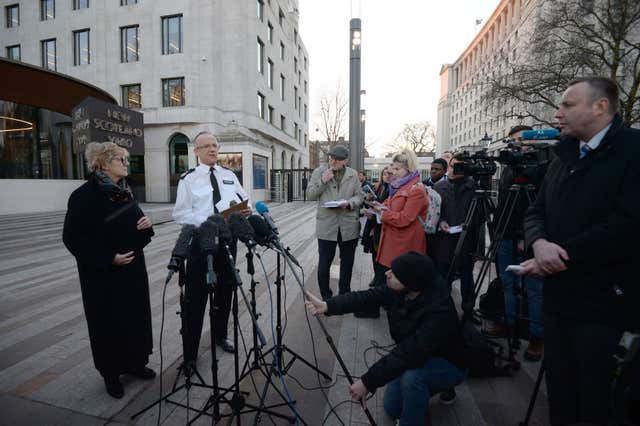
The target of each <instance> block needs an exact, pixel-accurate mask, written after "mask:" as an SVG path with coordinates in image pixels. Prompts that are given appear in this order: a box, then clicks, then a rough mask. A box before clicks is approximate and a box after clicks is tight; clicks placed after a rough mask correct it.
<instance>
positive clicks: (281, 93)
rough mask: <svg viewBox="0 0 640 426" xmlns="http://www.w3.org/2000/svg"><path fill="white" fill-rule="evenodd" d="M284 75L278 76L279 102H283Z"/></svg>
mask: <svg viewBox="0 0 640 426" xmlns="http://www.w3.org/2000/svg"><path fill="white" fill-rule="evenodd" d="M284 84H285V79H284V75H282V74H280V100H282V101H284Z"/></svg>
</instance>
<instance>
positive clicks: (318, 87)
mask: <svg viewBox="0 0 640 426" xmlns="http://www.w3.org/2000/svg"><path fill="white" fill-rule="evenodd" d="M299 2H300V5H299V7H300V23H299V26H300V36H301V37H302V40H303V41H304V43H305V45H306V47H307V50H308V52H309V61H310V62H309V66H310V69H309V74H310V75H309V80H310V99H309V103H310V106H309V108H310V111H309V119H310V123H309V133H310V135H309V138H310V139H312V140H315V139H320V138H321V136H320V134H319V133H318V132H316V131H315V129H316V127H317V126H316V125H315V124H314V123H315V122H317V114H318V109H319V103H320V101H319V99H320V97H321V96H322V94H323V93H327V92H328V93H332V92H334V91H335V88H336V86H337V84H338V82H339V83H340V84H341V86H342V89H343V92H344V93H345V95H346V96H348V93H349V20H350V19H351V18H352V17H360V18H361V19H362V89H363V90H366V91H367V93H366V95H365V96H364V99H363V108H365V109H366V115H367V128H366V132H365V135H366V139H367V145H369V144H373V148H372V149H371V151H372V154H381V153H382V152H384V151H385V148H384V145H385V144H386V143H387V142H388V141H390V140H392V139H393V138H394V137H395V135H397V134H398V133H399V132H400V130H401V129H402V126H403V125H404V124H405V123H412V122H418V121H424V120H427V121H429V122H430V123H431V124H432V125H433V126H434V127H435V126H436V124H437V107H438V98H439V96H440V77H439V72H440V68H441V66H442V65H443V64H445V63H452V62H454V61H455V60H456V59H457V58H458V56H459V55H460V54H461V53H462V51H463V49H464V48H466V47H467V46H468V44H469V43H470V42H471V40H472V39H473V37H474V35H475V34H476V31H478V30H479V29H480V28H481V26H478V27H476V25H475V20H476V19H482V20H483V23H484V22H485V21H486V20H487V18H488V17H489V16H490V15H491V13H492V12H493V10H494V9H495V8H496V6H497V5H498V3H499V0H444V1H443V0H439V1H437V0H436V1H428V0H395V1H393V2H391V1H384V0H362V1H360V2H359V1H358V0H353V5H351V3H352V1H351V0H299ZM358 4H360V6H358ZM352 8H353V15H352ZM346 129H347V131H348V123H347V124H346Z"/></svg>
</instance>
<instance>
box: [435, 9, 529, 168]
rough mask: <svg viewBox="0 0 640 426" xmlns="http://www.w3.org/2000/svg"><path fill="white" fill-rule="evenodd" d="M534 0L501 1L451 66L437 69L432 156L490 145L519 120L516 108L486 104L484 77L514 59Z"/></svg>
mask: <svg viewBox="0 0 640 426" xmlns="http://www.w3.org/2000/svg"><path fill="white" fill-rule="evenodd" d="M538 3H539V2H538V1H537V0H501V1H500V3H499V4H498V6H497V7H496V9H495V10H494V11H493V13H492V14H491V17H490V18H489V19H488V20H487V21H486V22H485V24H484V26H483V27H482V29H481V30H480V31H479V32H478V33H477V34H476V36H475V37H474V39H473V41H472V42H471V43H470V44H469V46H467V48H466V49H465V50H464V52H462V54H461V55H460V56H459V57H458V59H457V60H456V61H455V62H454V63H452V64H445V65H443V66H442V68H441V69H440V99H439V102H438V124H437V130H438V131H437V136H436V152H437V154H438V155H440V154H442V152H444V151H447V150H451V151H458V150H463V149H474V148H476V149H477V148H479V147H485V148H486V147H488V146H489V145H490V144H491V142H492V141H497V140H500V139H502V138H503V137H505V136H506V134H507V132H508V130H509V129H510V128H511V127H512V126H514V125H516V124H532V123H531V122H527V120H526V119H519V118H518V117H517V114H513V113H514V107H515V104H501V105H498V104H496V103H489V102H487V101H486V100H485V97H484V95H485V94H486V91H487V89H488V87H487V85H486V84H484V83H485V77H486V76H494V77H495V76H496V75H501V74H502V72H503V70H504V71H506V69H507V68H508V67H509V63H510V62H515V61H518V59H519V58H521V57H522V56H523V55H524V54H526V52H525V48H524V46H525V44H526V42H527V40H528V39H529V37H530V34H531V31H532V30H533V25H534V24H535V19H536V13H538V12H537V8H538V6H539V4H538Z"/></svg>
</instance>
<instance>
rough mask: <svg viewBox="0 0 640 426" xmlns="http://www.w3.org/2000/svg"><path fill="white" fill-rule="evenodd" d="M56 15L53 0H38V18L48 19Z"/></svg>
mask: <svg viewBox="0 0 640 426" xmlns="http://www.w3.org/2000/svg"><path fill="white" fill-rule="evenodd" d="M55 17H56V2H55V0H40V20H41V21H48V20H49V19H53V18H55Z"/></svg>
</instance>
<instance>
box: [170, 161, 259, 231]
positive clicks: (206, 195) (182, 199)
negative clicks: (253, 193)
mask: <svg viewBox="0 0 640 426" xmlns="http://www.w3.org/2000/svg"><path fill="white" fill-rule="evenodd" d="M214 167H215V172H214V175H215V177H216V180H217V181H218V188H220V197H221V199H220V201H219V202H218V203H217V204H216V207H217V208H218V211H219V212H221V211H223V210H226V209H228V208H229V206H230V204H231V201H235V202H237V203H239V202H241V201H244V200H248V199H249V196H248V195H247V193H246V192H245V191H244V189H243V188H242V185H240V182H239V181H238V178H237V177H236V175H235V173H233V172H232V171H231V170H229V169H225V168H224V167H221V166H218V165H216V166H214ZM209 176H210V167H209V166H207V165H205V164H200V165H199V166H198V167H196V168H195V169H194V170H193V171H192V172H188V173H187V174H186V175H183V177H182V178H181V179H180V182H179V183H178V195H177V197H176V205H175V207H174V208H173V219H174V220H175V221H176V223H179V224H181V225H186V224H191V225H195V226H199V225H200V224H201V223H202V222H204V221H205V220H207V218H208V217H209V216H211V215H212V214H213V213H214V211H213V186H212V185H211V180H210V177H209Z"/></svg>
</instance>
